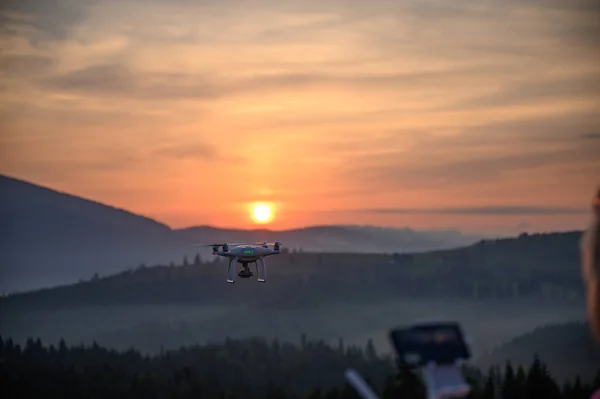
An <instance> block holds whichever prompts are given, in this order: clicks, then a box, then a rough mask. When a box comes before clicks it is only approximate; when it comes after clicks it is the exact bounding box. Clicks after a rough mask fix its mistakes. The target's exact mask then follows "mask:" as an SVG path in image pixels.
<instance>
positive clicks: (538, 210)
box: [360, 205, 589, 216]
mask: <svg viewBox="0 0 600 399" xmlns="http://www.w3.org/2000/svg"><path fill="white" fill-rule="evenodd" d="M360 212H366V213H382V214H432V215H433V214H443V215H464V216H467V215H476V216H503V215H532V216H533V215H578V214H588V213H589V210H587V209H579V208H555V207H541V206H506V205H505V206H484V207H464V208H439V209H410V208H380V209H364V210H360Z"/></svg>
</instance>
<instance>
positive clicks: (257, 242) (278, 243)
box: [254, 241, 281, 245]
mask: <svg viewBox="0 0 600 399" xmlns="http://www.w3.org/2000/svg"><path fill="white" fill-rule="evenodd" d="M254 243H255V244H260V245H281V243H280V242H279V241H274V242H266V241H255V242H254Z"/></svg>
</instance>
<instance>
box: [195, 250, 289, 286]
mask: <svg viewBox="0 0 600 399" xmlns="http://www.w3.org/2000/svg"><path fill="white" fill-rule="evenodd" d="M256 244H259V245H251V244H227V243H223V244H199V245H195V246H196V247H212V250H213V251H212V253H213V256H223V257H225V258H228V259H229V265H228V266H227V282H228V283H230V284H233V283H235V276H236V274H237V275H238V276H239V277H241V278H250V277H252V276H253V273H252V272H251V271H250V268H249V267H248V264H249V263H254V264H255V265H256V274H257V281H258V282H259V283H266V282H267V265H266V263H265V258H266V257H267V256H271V255H277V254H278V253H280V246H281V244H280V243H278V242H274V243H267V242H260V243H256ZM230 246H233V248H230ZM269 246H272V247H273V248H270V247H269ZM238 263H241V264H242V267H243V269H242V270H240V272H239V273H236V272H237V264H238Z"/></svg>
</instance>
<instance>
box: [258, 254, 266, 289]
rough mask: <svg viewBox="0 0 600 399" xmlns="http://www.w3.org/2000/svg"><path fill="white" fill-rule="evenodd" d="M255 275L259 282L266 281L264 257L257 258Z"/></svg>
mask: <svg viewBox="0 0 600 399" xmlns="http://www.w3.org/2000/svg"><path fill="white" fill-rule="evenodd" d="M259 263H260V266H259ZM256 275H257V280H258V282H259V283H266V282H267V265H266V263H265V259H264V258H258V262H256Z"/></svg>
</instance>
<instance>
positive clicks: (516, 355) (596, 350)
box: [476, 322, 600, 380]
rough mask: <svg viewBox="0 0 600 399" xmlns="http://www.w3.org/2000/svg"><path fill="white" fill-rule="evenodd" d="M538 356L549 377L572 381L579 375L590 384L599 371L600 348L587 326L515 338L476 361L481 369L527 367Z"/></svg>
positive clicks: (569, 326) (541, 330)
mask: <svg viewBox="0 0 600 399" xmlns="http://www.w3.org/2000/svg"><path fill="white" fill-rule="evenodd" d="M535 355H538V356H539V357H540V358H541V359H542V360H543V361H544V363H546V364H547V365H548V368H549V369H550V371H551V372H552V374H553V375H554V376H555V377H557V378H559V379H561V380H564V379H571V378H574V377H575V376H576V375H577V374H579V375H580V376H581V377H582V378H583V379H584V380H591V379H592V378H593V377H594V375H595V374H596V373H597V372H598V370H600V347H598V345H597V344H596V343H595V342H594V340H593V338H592V335H591V332H590V328H589V326H588V325H587V323H583V322H570V323H564V324H557V325H548V326H543V327H539V328H536V329H535V330H533V331H531V332H529V333H527V334H524V335H521V336H519V337H516V338H515V339H513V340H511V341H510V342H507V343H505V344H503V345H500V346H499V347H498V348H497V349H495V350H494V351H492V352H491V353H489V354H487V355H485V356H482V357H481V358H480V359H478V360H477V362H476V363H477V365H478V366H480V367H484V368H487V367H490V366H491V365H494V364H505V363H506V362H507V361H508V360H510V362H511V364H512V365H513V366H519V365H522V366H524V367H527V366H528V365H529V364H531V361H532V359H533V357H534V356H535Z"/></svg>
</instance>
